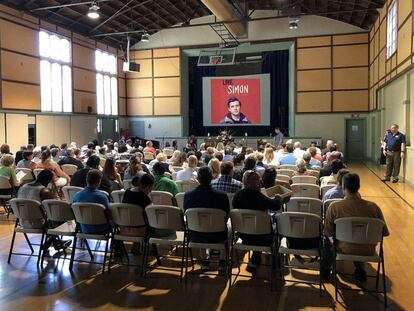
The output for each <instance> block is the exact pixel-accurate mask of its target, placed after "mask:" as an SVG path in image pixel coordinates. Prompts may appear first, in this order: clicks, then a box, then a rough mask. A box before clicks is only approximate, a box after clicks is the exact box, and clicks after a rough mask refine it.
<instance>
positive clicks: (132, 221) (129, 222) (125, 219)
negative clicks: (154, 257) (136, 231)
mask: <svg viewBox="0 0 414 311" xmlns="http://www.w3.org/2000/svg"><path fill="white" fill-rule="evenodd" d="M109 210H110V211H111V216H112V222H113V224H114V225H115V229H114V234H113V238H112V242H111V249H110V256H109V269H108V271H110V269H111V262H112V257H113V253H114V242H115V241H121V242H122V243H123V242H131V243H143V245H144V250H146V243H147V237H146V236H145V235H143V236H131V235H125V234H122V232H121V227H145V226H146V225H147V224H146V221H145V217H144V209H143V208H142V207H141V206H139V205H135V204H128V203H111V204H109ZM126 255H127V256H128V254H126ZM127 259H128V258H127ZM144 260H145V251H144V255H143V256H142V265H141V267H142V268H144ZM128 261H129V260H128ZM142 271H143V270H142Z"/></svg>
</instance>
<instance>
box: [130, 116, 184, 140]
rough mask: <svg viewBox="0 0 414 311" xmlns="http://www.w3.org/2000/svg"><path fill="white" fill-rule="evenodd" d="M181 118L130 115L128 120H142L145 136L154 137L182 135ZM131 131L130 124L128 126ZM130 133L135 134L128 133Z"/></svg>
mask: <svg viewBox="0 0 414 311" xmlns="http://www.w3.org/2000/svg"><path fill="white" fill-rule="evenodd" d="M182 119H183V118H182V117H181V116H179V117H132V118H129V122H134V121H143V122H144V123H145V138H149V139H154V138H156V137H165V138H168V137H182V135H183V131H182V124H183V120H182ZM129 129H130V131H131V129H132V126H129ZM130 135H132V136H134V135H137V134H136V133H132V132H131V133H130Z"/></svg>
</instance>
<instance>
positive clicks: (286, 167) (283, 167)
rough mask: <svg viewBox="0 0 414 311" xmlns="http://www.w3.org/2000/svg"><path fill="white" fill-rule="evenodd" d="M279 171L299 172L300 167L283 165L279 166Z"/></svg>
mask: <svg viewBox="0 0 414 311" xmlns="http://www.w3.org/2000/svg"><path fill="white" fill-rule="evenodd" d="M279 169H281V170H292V171H297V170H298V167H297V166H296V165H293V164H282V165H280V166H279Z"/></svg>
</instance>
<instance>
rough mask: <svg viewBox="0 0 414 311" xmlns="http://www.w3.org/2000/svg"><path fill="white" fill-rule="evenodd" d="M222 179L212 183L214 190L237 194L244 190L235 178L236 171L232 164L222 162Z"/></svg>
mask: <svg viewBox="0 0 414 311" xmlns="http://www.w3.org/2000/svg"><path fill="white" fill-rule="evenodd" d="M220 173H221V175H220V177H219V178H217V179H216V180H215V181H213V182H212V183H211V187H212V188H213V189H216V190H219V191H223V192H226V193H235V192H237V191H239V190H240V189H241V188H243V184H242V183H241V182H240V181H238V180H236V179H234V178H233V174H234V169H233V163H232V162H221V164H220Z"/></svg>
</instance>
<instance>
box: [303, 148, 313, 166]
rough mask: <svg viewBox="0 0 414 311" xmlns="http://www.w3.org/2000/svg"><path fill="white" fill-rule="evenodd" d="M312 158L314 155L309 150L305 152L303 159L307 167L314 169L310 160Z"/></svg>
mask: <svg viewBox="0 0 414 311" xmlns="http://www.w3.org/2000/svg"><path fill="white" fill-rule="evenodd" d="M311 160H312V156H311V154H310V153H309V152H305V154H304V155H303V161H305V168H306V169H307V170H310V169H312V165H311V164H310V161H311Z"/></svg>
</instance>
